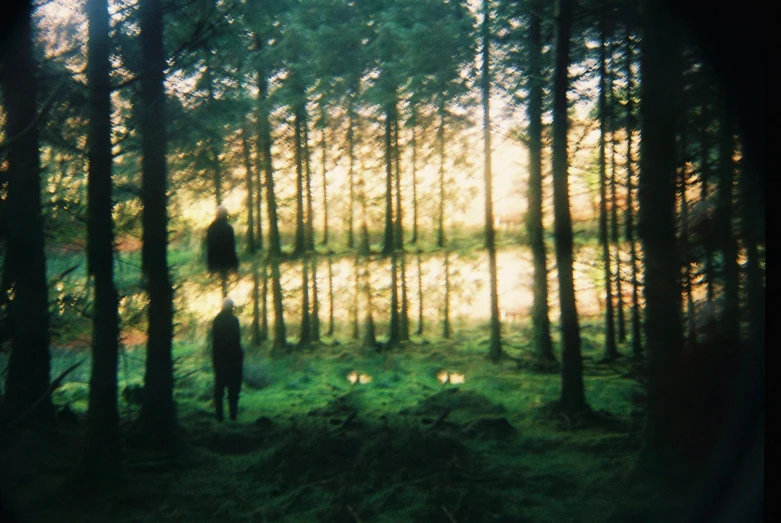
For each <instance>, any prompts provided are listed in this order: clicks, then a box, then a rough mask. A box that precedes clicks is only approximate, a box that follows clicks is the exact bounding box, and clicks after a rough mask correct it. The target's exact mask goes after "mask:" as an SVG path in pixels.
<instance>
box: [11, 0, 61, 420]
mask: <svg viewBox="0 0 781 523" xmlns="http://www.w3.org/2000/svg"><path fill="white" fill-rule="evenodd" d="M20 12H21V14H22V16H21V17H19V19H18V21H17V22H16V23H14V24H11V25H10V27H11V29H10V33H9V34H8V35H7V36H6V35H3V37H4V38H7V40H6V42H5V50H6V51H7V54H6V55H5V56H4V57H3V67H2V71H0V74H3V80H4V84H5V110H6V127H5V128H6V137H7V138H10V141H9V143H8V149H7V151H8V152H7V156H6V162H7V165H8V167H7V174H8V193H7V200H6V206H5V212H6V215H7V216H13V217H14V219H13V220H9V221H8V222H7V231H6V233H7V241H8V252H7V255H6V260H5V261H6V265H5V266H4V271H3V279H4V280H5V283H8V284H9V288H13V298H12V299H11V302H10V304H9V309H8V315H9V321H10V325H11V354H10V357H9V360H8V375H7V377H6V382H5V397H4V398H3V417H4V418H5V419H7V420H9V421H13V420H15V419H16V418H17V417H18V416H20V415H21V414H23V413H25V412H26V411H27V410H28V409H30V408H32V407H33V405H35V404H36V402H38V404H37V406H35V407H34V408H33V410H32V411H31V412H30V413H29V415H28V416H27V418H26V419H27V420H36V421H47V422H48V421H50V420H52V419H53V408H52V403H51V394H50V391H49V368H50V356H49V309H48V288H47V284H46V256H45V254H44V248H43V215H42V212H41V181H40V178H39V176H40V170H41V167H40V159H39V157H38V149H39V144H38V128H37V109H36V102H35V97H36V79H35V58H34V55H33V40H32V38H33V30H32V21H31V17H32V3H31V2H30V3H27V2H25V3H24V4H23V5H22V6H21V9H20ZM39 400H40V401H39Z"/></svg>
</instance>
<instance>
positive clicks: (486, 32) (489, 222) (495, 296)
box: [481, 0, 502, 361]
mask: <svg viewBox="0 0 781 523" xmlns="http://www.w3.org/2000/svg"><path fill="white" fill-rule="evenodd" d="M490 23H491V22H490V12H489V0H483V24H482V40H483V52H482V54H483V70H482V77H481V84H482V97H483V146H484V148H483V155H484V157H485V163H484V166H483V176H484V181H485V248H486V250H487V251H488V270H489V273H490V285H491V338H490V345H489V348H488V356H489V358H491V359H492V360H493V361H498V360H499V358H501V357H502V337H501V325H500V323H499V293H498V282H497V279H498V278H497V270H496V246H495V242H494V211H493V201H492V198H493V196H492V194H491V193H492V189H491V185H492V180H491V178H492V174H491V117H490V110H489V99H490V89H491V76H490V73H489V67H488V63H489V58H490V52H489V42H490V38H491V29H490V27H491V26H490Z"/></svg>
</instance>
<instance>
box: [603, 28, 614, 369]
mask: <svg viewBox="0 0 781 523" xmlns="http://www.w3.org/2000/svg"><path fill="white" fill-rule="evenodd" d="M600 25H601V26H602V27H601V31H600V33H601V35H602V42H601V45H600V60H599V116H600V126H599V243H601V244H602V262H603V264H604V269H605V271H604V275H605V355H604V359H605V360H614V359H615V358H616V357H617V356H618V348H617V347H616V330H615V320H614V318H613V288H612V285H611V279H612V272H611V270H610V242H609V241H608V234H607V226H608V223H607V190H606V189H607V188H606V183H607V180H606V178H607V173H606V158H605V134H606V127H607V124H608V116H607V88H608V87H607V85H606V76H607V71H606V67H607V52H606V47H607V44H606V42H605V40H606V36H607V35H606V32H607V30H606V28H605V21H604V20H602V22H601V24H600ZM611 87H612V85H611ZM613 188H614V189H615V186H614V187H613ZM613 205H614V207H615V198H614V199H613Z"/></svg>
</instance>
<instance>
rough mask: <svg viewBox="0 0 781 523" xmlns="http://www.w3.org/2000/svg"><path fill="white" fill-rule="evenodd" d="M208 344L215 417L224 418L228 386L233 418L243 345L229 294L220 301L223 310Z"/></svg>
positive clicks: (237, 397) (218, 315) (219, 419)
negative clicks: (210, 354) (212, 373)
mask: <svg viewBox="0 0 781 523" xmlns="http://www.w3.org/2000/svg"><path fill="white" fill-rule="evenodd" d="M211 345H212V365H213V367H214V406H215V409H216V415H217V420H218V421H223V419H224V415H223V397H224V394H225V389H226V388H227V389H228V410H229V413H230V419H231V420H234V421H235V420H236V417H237V416H238V408H239V392H240V391H241V381H242V374H243V363H244V349H242V347H241V329H240V326H239V319H238V318H237V317H236V316H235V315H234V314H233V300H231V299H230V298H225V299H224V300H223V301H222V310H220V313H219V314H217V316H216V317H215V318H214V321H213V322H212V328H211Z"/></svg>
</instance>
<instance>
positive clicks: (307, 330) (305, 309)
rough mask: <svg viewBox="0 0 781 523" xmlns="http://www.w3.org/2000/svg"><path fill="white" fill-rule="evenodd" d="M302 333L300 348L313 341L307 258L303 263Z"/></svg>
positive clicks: (299, 342)
mask: <svg viewBox="0 0 781 523" xmlns="http://www.w3.org/2000/svg"><path fill="white" fill-rule="evenodd" d="M301 295H302V298H301V333H300V336H299V341H298V344H299V346H304V345H306V344H308V343H309V342H311V341H312V322H311V315H310V312H309V262H308V261H307V257H306V256H305V257H304V259H303V260H302V261H301Z"/></svg>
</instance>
